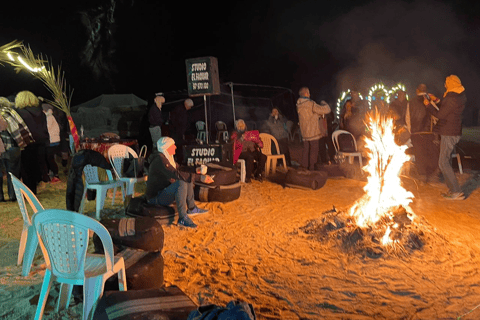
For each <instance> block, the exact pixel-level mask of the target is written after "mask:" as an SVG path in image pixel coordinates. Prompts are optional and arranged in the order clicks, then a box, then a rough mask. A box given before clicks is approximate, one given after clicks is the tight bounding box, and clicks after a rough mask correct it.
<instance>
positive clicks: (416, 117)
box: [409, 94, 430, 133]
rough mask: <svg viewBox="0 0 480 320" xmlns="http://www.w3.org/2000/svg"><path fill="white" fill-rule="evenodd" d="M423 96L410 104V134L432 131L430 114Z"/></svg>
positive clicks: (415, 98)
mask: <svg viewBox="0 0 480 320" xmlns="http://www.w3.org/2000/svg"><path fill="white" fill-rule="evenodd" d="M423 100H424V98H423V94H422V95H418V96H416V97H414V98H413V99H412V100H411V101H410V102H409V112H410V128H411V129H410V133H418V132H429V131H430V113H428V112H427V109H426V108H425V105H424V104H423Z"/></svg>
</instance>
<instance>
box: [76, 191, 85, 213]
mask: <svg viewBox="0 0 480 320" xmlns="http://www.w3.org/2000/svg"><path fill="white" fill-rule="evenodd" d="M85 201H87V188H84V189H83V196H82V201H80V208H79V209H78V213H83V209H85Z"/></svg>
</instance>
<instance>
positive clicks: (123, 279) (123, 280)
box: [118, 261, 127, 291]
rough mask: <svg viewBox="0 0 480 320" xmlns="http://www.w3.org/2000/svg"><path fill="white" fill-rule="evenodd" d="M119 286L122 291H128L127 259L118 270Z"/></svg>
mask: <svg viewBox="0 0 480 320" xmlns="http://www.w3.org/2000/svg"><path fill="white" fill-rule="evenodd" d="M118 288H119V289H120V291H127V274H126V272H125V261H124V262H123V263H122V264H120V270H119V271H118Z"/></svg>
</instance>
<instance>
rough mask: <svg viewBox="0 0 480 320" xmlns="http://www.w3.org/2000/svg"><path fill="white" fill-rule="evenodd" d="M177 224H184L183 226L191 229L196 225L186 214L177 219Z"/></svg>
mask: <svg viewBox="0 0 480 320" xmlns="http://www.w3.org/2000/svg"><path fill="white" fill-rule="evenodd" d="M177 224H178V225H179V226H184V227H187V228H193V229H195V228H196V227H197V225H196V224H195V222H193V221H192V219H190V218H189V217H188V216H185V217H184V218H182V219H178V222H177Z"/></svg>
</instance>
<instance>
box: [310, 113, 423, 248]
mask: <svg viewBox="0 0 480 320" xmlns="http://www.w3.org/2000/svg"><path fill="white" fill-rule="evenodd" d="M366 124H367V127H368V135H367V136H366V137H365V146H366V150H367V157H368V163H367V165H366V166H365V167H364V168H363V170H364V171H365V173H366V174H367V184H366V185H365V187H364V190H365V194H364V195H363V196H362V197H361V198H360V199H358V200H357V201H356V202H355V204H354V205H353V206H352V207H351V208H349V209H348V210H345V211H337V209H336V208H335V207H334V208H333V209H332V210H329V211H326V212H324V213H323V216H322V218H321V219H320V221H318V220H312V221H309V222H308V224H307V225H306V226H305V227H303V228H301V229H302V231H304V232H305V233H307V234H311V235H316V236H318V237H319V238H321V239H323V240H325V239H334V240H335V241H338V240H340V241H341V243H342V245H343V247H344V248H345V249H348V250H351V249H352V248H356V249H361V250H363V249H364V250H365V251H366V252H365V253H366V254H367V255H368V256H371V257H379V256H381V255H383V253H385V252H388V253H394V254H407V253H408V249H410V250H415V249H420V248H422V246H423V241H422V238H423V236H424V235H425V232H424V231H425V230H426V229H429V228H428V227H426V228H425V226H426V225H425V224H422V223H421V221H418V220H419V219H418V218H416V217H415V214H414V212H413V210H412V209H411V208H410V206H409V205H410V203H411V202H412V200H413V198H414V196H413V194H412V193H411V192H409V191H407V190H406V189H405V188H404V187H403V186H402V181H401V179H400V176H401V171H402V168H403V165H404V164H405V163H406V162H407V161H408V160H409V156H408V155H407V154H406V153H405V150H406V149H407V146H405V145H397V144H396V143H395V134H394V132H395V131H394V129H395V128H394V119H393V118H392V117H390V116H389V115H386V114H383V113H381V112H378V111H372V112H371V113H369V114H368V115H367V121H366ZM414 219H415V222H416V223H414ZM357 251H358V250H357Z"/></svg>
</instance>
